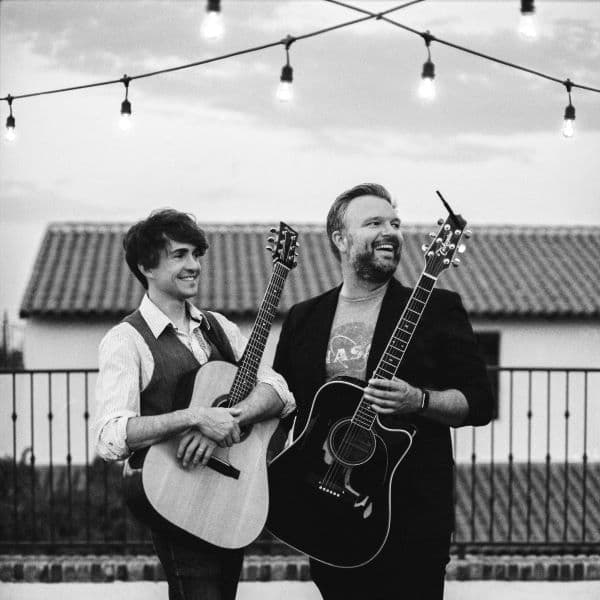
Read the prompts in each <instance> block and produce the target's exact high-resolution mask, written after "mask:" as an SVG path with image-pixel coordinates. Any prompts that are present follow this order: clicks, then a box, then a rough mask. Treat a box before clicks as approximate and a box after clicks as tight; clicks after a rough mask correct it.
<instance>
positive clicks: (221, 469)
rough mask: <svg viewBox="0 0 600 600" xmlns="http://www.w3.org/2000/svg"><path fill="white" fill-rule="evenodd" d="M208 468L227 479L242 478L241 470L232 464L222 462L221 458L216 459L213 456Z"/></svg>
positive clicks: (209, 460)
mask: <svg viewBox="0 0 600 600" xmlns="http://www.w3.org/2000/svg"><path fill="white" fill-rule="evenodd" d="M206 466H207V467H210V468H211V469H213V470H214V471H216V472H217V473H221V475H225V477H231V478H232V479H239V478H240V471H239V469H236V468H235V467H234V466H233V465H231V464H230V463H228V462H225V461H224V460H220V459H219V458H216V457H214V456H211V457H210V458H209V459H208V463H207V465H206Z"/></svg>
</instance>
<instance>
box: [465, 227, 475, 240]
mask: <svg viewBox="0 0 600 600" xmlns="http://www.w3.org/2000/svg"><path fill="white" fill-rule="evenodd" d="M472 235H473V232H472V231H471V230H470V229H465V231H464V236H465V237H466V238H467V239H469V238H470V237H471V236H472Z"/></svg>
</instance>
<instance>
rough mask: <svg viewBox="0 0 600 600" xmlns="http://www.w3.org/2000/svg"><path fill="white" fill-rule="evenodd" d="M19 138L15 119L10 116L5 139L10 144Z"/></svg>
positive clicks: (7, 121) (7, 120)
mask: <svg viewBox="0 0 600 600" xmlns="http://www.w3.org/2000/svg"><path fill="white" fill-rule="evenodd" d="M16 137H17V133H16V131H15V118H14V117H13V116H12V115H9V116H8V117H7V119H6V129H5V130H4V139H5V140H7V141H8V142H14V141H15V139H16Z"/></svg>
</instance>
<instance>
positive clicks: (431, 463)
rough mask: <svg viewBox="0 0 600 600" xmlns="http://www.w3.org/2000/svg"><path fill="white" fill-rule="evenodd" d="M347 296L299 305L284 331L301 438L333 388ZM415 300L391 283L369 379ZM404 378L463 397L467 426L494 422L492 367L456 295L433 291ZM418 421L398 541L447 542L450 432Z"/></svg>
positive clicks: (282, 345)
mask: <svg viewBox="0 0 600 600" xmlns="http://www.w3.org/2000/svg"><path fill="white" fill-rule="evenodd" d="M340 289H341V286H340V287H337V288H334V289H332V290H330V291H328V292H325V293H324V294H322V295H320V296H317V297H315V298H312V299H310V300H307V301H305V302H302V303H300V304H296V305H295V306H293V307H292V308H291V309H290V311H289V313H288V315H287V317H286V319H285V321H284V323H283V326H282V329H281V335H280V338H279V343H278V345H277V352H276V355H275V362H274V365H273V366H274V369H275V370H276V371H278V372H279V373H281V374H282V375H283V376H284V377H285V379H286V380H287V383H288V386H289V388H290V390H291V391H292V392H293V394H294V396H295V398H296V404H297V414H296V423H295V426H294V435H295V436H297V435H299V434H300V433H301V432H302V430H303V429H304V426H305V424H306V420H307V418H308V414H309V412H310V407H311V405H312V400H313V398H314V395H315V393H316V392H317V390H318V389H319V387H320V386H321V385H323V383H325V381H326V373H325V356H326V352H327V344H328V341H329V334H330V330H331V325H332V322H333V318H334V315H335V310H336V307H337V301H338V296H339V293H340ZM410 294H411V290H410V289H409V288H407V287H404V286H403V285H402V284H400V282H398V281H397V280H396V279H392V280H391V282H390V285H389V287H388V289H387V291H386V294H385V296H384V298H383V302H382V305H381V310H380V313H379V317H378V319H377V324H376V326H375V331H374V333H373V340H372V344H371V351H370V354H369V358H368V361H367V378H368V377H370V376H371V374H372V373H373V371H374V370H375V367H376V366H377V362H378V361H379V358H380V357H381V355H382V354H383V352H384V350H385V347H386V345H387V342H388V340H389V338H390V336H391V334H392V332H393V330H394V328H395V327H396V324H397V323H398V320H399V319H400V316H401V314H402V310H403V309H404V306H405V305H406V302H407V301H408V298H409V297H410ZM397 376H398V377H400V378H402V379H404V380H406V381H408V382H409V383H410V384H412V385H415V386H418V387H425V388H428V389H433V390H445V389H458V390H460V391H461V392H463V394H464V395H465V397H466V399H467V402H468V404H469V413H468V416H467V418H466V420H465V422H464V425H484V424H486V423H488V422H489V421H490V419H491V415H492V407H493V401H492V394H491V390H490V385H489V379H488V377H487V372H486V368H485V364H484V361H483V359H482V357H481V355H480V353H479V350H478V347H477V343H476V340H475V336H474V335H473V330H472V328H471V325H470V323H469V320H468V317H467V314H466V312H465V310H464V308H463V305H462V302H461V300H460V297H459V296H458V294H456V293H454V292H450V291H446V290H434V291H433V293H432V296H431V298H430V300H429V303H428V305H427V307H426V308H425V312H424V314H423V317H422V319H421V322H420V323H419V325H418V326H417V329H416V331H415V333H414V336H413V339H412V340H411V343H410V345H409V347H408V349H407V351H406V353H405V355H404V359H403V361H402V363H401V365H400V368H399V369H398V372H397ZM388 419H390V417H388ZM391 419H393V417H392V418H391ZM412 422H413V423H414V424H415V425H416V426H417V427H418V433H417V435H416V437H415V441H414V443H413V446H412V448H411V450H410V452H409V454H408V455H407V456H406V458H405V459H404V461H403V462H402V464H401V466H400V468H399V469H398V470H397V471H396V475H395V477H394V483H393V489H392V506H393V509H392V531H391V533H390V536H393V535H395V534H396V533H397V534H399V535H402V536H403V537H409V538H420V539H423V538H435V537H443V536H447V535H448V533H449V532H450V531H451V530H452V528H453V525H454V503H453V489H454V487H453V482H454V478H453V465H454V463H453V459H452V446H451V439H450V429H449V427H447V426H445V425H441V424H438V423H434V422H433V421H430V420H428V419H425V418H419V417H414V419H412Z"/></svg>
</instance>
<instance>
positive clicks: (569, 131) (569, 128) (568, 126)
mask: <svg viewBox="0 0 600 600" xmlns="http://www.w3.org/2000/svg"><path fill="white" fill-rule="evenodd" d="M573 133H574V131H573V119H565V120H564V121H563V126H562V134H563V135H564V136H565V137H566V138H570V137H573Z"/></svg>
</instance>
